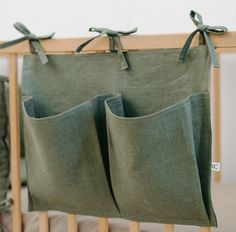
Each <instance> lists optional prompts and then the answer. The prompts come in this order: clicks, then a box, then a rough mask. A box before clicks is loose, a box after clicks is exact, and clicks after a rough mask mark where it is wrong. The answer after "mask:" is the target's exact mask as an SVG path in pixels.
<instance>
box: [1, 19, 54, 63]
mask: <svg viewBox="0 0 236 232" xmlns="http://www.w3.org/2000/svg"><path fill="white" fill-rule="evenodd" d="M14 27H15V28H16V30H18V31H19V32H20V33H22V34H23V35H24V36H23V37H21V38H19V39H15V40H11V41H8V42H5V43H2V44H0V49H1V48H6V47H10V46H12V45H15V44H18V43H20V42H22V41H25V40H28V41H29V45H30V51H31V52H32V53H37V54H38V56H39V58H40V60H41V62H42V63H43V64H47V62H48V58H47V56H46V54H45V51H44V49H43V47H42V45H41V44H40V40H45V39H51V38H52V37H53V36H54V34H55V33H52V34H49V35H45V36H36V35H35V34H33V33H31V32H30V30H28V28H27V27H26V26H24V25H23V24H22V23H19V22H17V23H15V24H14Z"/></svg>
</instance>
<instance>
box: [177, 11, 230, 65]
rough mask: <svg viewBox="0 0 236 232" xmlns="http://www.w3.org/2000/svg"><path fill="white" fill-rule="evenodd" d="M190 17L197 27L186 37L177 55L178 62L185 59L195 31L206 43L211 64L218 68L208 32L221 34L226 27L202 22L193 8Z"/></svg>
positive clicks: (225, 30)
mask: <svg viewBox="0 0 236 232" xmlns="http://www.w3.org/2000/svg"><path fill="white" fill-rule="evenodd" d="M195 17H196V18H195ZM190 18H191V19H192V21H193V23H194V24H195V25H196V27H197V28H196V30H194V31H193V32H192V33H191V34H190V35H189V37H188V38H187V40H186V42H185V44H184V46H183V48H182V50H181V52H180V55H179V57H178V61H179V62H184V61H185V59H186V56H187V54H188V51H189V47H190V44H191V42H192V40H193V38H194V36H195V35H196V34H197V32H199V33H200V34H201V35H202V37H203V38H204V40H205V42H206V44H207V47H208V51H209V54H210V57H211V62H212V64H213V66H214V67H216V68H219V63H218V60H217V56H216V53H215V48H214V45H213V43H212V40H211V38H210V36H209V33H212V34H223V33H224V32H227V31H228V29H227V28H226V27H224V26H208V25H205V24H203V20H202V16H201V15H200V14H199V13H197V12H196V11H193V10H192V11H191V12H190Z"/></svg>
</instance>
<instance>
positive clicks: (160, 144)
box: [105, 93, 216, 226]
mask: <svg viewBox="0 0 236 232" xmlns="http://www.w3.org/2000/svg"><path fill="white" fill-rule="evenodd" d="M105 104H106V117H107V133H108V142H109V157H110V170H111V179H112V187H113V191H114V194H115V198H116V201H117V204H118V207H119V209H120V213H121V217H124V218H128V219H132V220H137V221H147V222H160V223H170V224H190V225H192V224H195V225H200V226H209V225H212V226H215V225H216V218H215V215H214V213H212V212H210V208H211V207H210V206H209V204H208V203H209V202H208V200H209V199H206V197H205V196H203V191H205V192H209V191H210V187H209V186H208V187H207V188H206V187H205V186H206V185H205V184H206V183H208V181H209V179H208V178H209V174H210V170H209V168H208V167H210V162H211V161H210V160H211V158H210V157H211V152H210V147H211V141H209V138H210V136H209V134H206V135H205V137H204V135H203V133H206V131H205V130H206V129H207V130H208V133H209V127H208V128H207V127H205V126H206V125H207V124H209V121H208V120H209V111H208V110H207V109H208V107H209V97H208V94H207V93H197V94H193V95H190V96H188V97H187V98H184V99H183V100H181V101H179V102H177V103H176V104H173V105H171V106H169V107H167V108H164V109H163V110H161V111H158V112H155V113H152V114H148V115H144V116H138V117H137V116H135V115H133V117H132V116H131V117H130V116H129V117H126V114H125V110H124V107H123V100H122V96H121V95H117V96H115V97H113V98H110V99H108V100H106V103H105ZM204 122H205V123H204ZM199 148H205V154H203V153H202V150H201V149H199ZM203 156H204V157H203ZM202 163H204V165H205V166H206V169H204V170H203V167H202V166H201V164H202ZM202 177H204V178H206V179H205V180H204V178H202ZM200 178H202V179H200ZM201 181H202V183H201ZM205 192H204V194H205Z"/></svg>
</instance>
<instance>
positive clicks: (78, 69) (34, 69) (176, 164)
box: [22, 11, 226, 226]
mask: <svg viewBox="0 0 236 232" xmlns="http://www.w3.org/2000/svg"><path fill="white" fill-rule="evenodd" d="M190 16H191V18H192V20H193V22H194V23H195V24H196V26H197V29H196V30H195V31H194V32H193V33H192V34H191V35H190V37H189V39H188V40H187V41H186V44H185V45H184V47H183V49H174V48H173V49H161V50H158V51H155V50H151V51H129V52H123V51H122V47H121V43H120V40H119V36H120V35H123V34H124V35H125V34H129V33H132V32H134V31H135V30H131V31H130V32H127V33H126V32H115V31H112V30H109V29H104V28H100V29H96V28H95V29H93V31H98V32H99V33H100V35H103V34H107V35H108V36H109V38H110V43H111V51H114V50H115V49H117V52H118V55H117V54H116V53H114V52H111V53H104V54H77V55H48V56H45V55H43V50H42V49H36V52H37V53H38V54H39V57H38V56H37V55H35V54H32V55H27V56H25V57H24V65H23V81H22V93H23V95H24V98H25V100H24V101H23V108H24V118H25V119H24V125H25V126H24V128H25V131H24V133H25V145H26V159H27V172H28V189H29V199H30V201H29V203H30V206H29V207H30V210H40V211H42V210H60V211H64V212H69V213H75V214H79V213H80V214H88V215H96V216H106V217H118V216H120V217H124V218H128V219H133V220H136V221H147V222H161V223H168V224H191V225H200V226H216V225H217V223H216V217H215V213H214V210H213V207H212V203H211V191H210V164H211V125H210V107H209V93H208V81H209V80H208V78H209V72H210V62H209V61H210V59H209V58H210V57H211V60H212V62H213V65H214V66H215V67H217V66H218V64H217V60H216V59H215V55H214V48H213V46H212V43H211V40H210V38H209V37H208V33H209V32H214V33H222V32H224V31H226V29H225V28H223V27H209V26H206V25H203V23H202V19H201V17H200V15H199V14H197V13H196V12H194V11H191V13H190ZM195 16H197V18H198V20H199V21H197V20H196V19H195ZM197 32H200V33H201V35H202V36H201V37H200V38H201V45H199V46H198V47H196V48H190V49H189V46H190V43H191V40H192V38H193V36H194V35H195V34H196V33H197ZM100 35H99V36H100ZM27 38H28V39H29V41H30V43H32V41H33V42H35V41H36V42H37V43H36V44H37V48H38V47H40V46H39V45H40V44H39V43H38V42H39V40H38V39H37V37H34V39H32V38H31V37H30V36H29V37H27ZM94 38H96V37H94ZM94 38H92V39H91V40H89V41H88V42H86V43H84V44H82V45H81V46H80V47H79V48H78V49H77V51H80V50H81V49H82V48H83V47H84V46H86V45H87V44H88V43H89V42H90V41H92V40H93V39H94ZM205 43H207V46H206V45H205ZM31 45H32V44H31ZM34 45H35V43H34ZM31 47H32V46H31ZM208 50H209V51H208ZM209 54H210V55H209ZM186 56H188V57H187V58H188V59H185V58H186ZM177 57H179V59H178V60H179V61H181V62H183V63H179V62H176V59H177ZM120 60H121V62H122V69H123V70H122V69H121V67H120ZM48 61H49V62H48ZM42 62H43V64H45V63H47V62H48V63H47V65H45V66H43V65H42ZM155 129H156V130H155ZM160 141H161V143H160ZM172 141H173V142H172ZM87 144H88V145H87ZM92 144H95V146H92ZM158 145H159V146H158ZM85 165H86V166H85ZM88 174H89V175H88ZM158 174H159V175H158ZM173 176H174V177H175V179H174V178H173ZM149 181H151V182H152V185H150V183H149ZM181 185H183V186H184V188H183V189H181V188H180V186H181ZM81 186H82V187H81ZM149 191H150V192H149ZM140 206H141V208H140ZM143 206H145V208H142V207H143ZM142 210H143V211H142Z"/></svg>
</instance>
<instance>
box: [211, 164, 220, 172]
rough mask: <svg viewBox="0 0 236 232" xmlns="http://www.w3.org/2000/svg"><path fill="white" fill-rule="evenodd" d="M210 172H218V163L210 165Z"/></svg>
mask: <svg viewBox="0 0 236 232" xmlns="http://www.w3.org/2000/svg"><path fill="white" fill-rule="evenodd" d="M211 171H214V172H219V171H220V163H218V162H212V163H211Z"/></svg>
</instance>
